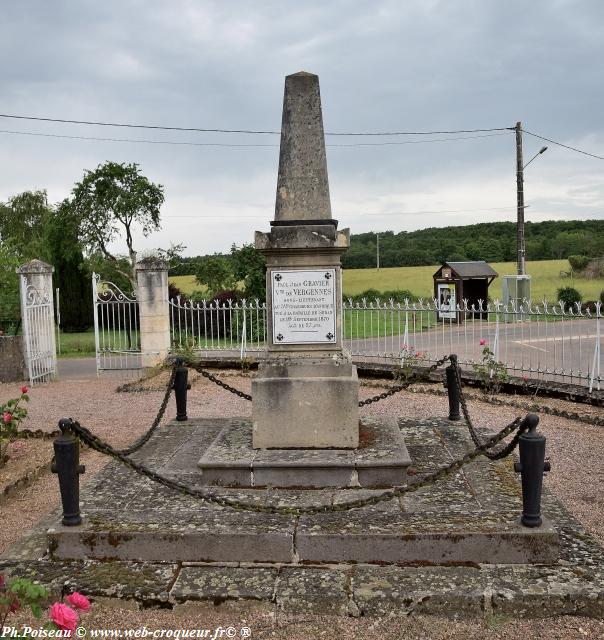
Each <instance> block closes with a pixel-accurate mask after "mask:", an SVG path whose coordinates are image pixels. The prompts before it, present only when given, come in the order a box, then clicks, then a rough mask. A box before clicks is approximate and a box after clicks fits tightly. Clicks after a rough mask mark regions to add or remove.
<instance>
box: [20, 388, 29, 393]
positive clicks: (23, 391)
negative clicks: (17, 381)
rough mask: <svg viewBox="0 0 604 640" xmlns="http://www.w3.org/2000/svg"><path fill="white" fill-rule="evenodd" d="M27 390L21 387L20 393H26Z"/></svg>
mask: <svg viewBox="0 0 604 640" xmlns="http://www.w3.org/2000/svg"><path fill="white" fill-rule="evenodd" d="M28 391H29V389H28V388H27V387H21V393H27V392H28Z"/></svg>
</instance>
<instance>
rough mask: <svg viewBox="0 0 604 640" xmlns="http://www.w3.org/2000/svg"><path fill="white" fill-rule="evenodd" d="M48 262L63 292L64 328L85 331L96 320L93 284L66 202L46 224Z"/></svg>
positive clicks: (57, 284)
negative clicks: (94, 317)
mask: <svg viewBox="0 0 604 640" xmlns="http://www.w3.org/2000/svg"><path fill="white" fill-rule="evenodd" d="M45 236H46V243H45V256H44V257H45V259H46V260H47V262H49V263H50V264H52V265H53V266H54V268H55V272H54V276H53V280H54V285H55V287H57V288H58V289H59V291H60V296H61V297H60V312H61V327H62V328H63V329H64V330H65V331H85V330H86V329H87V328H88V327H89V326H90V325H91V324H92V320H93V310H92V283H91V280H90V272H89V270H88V268H87V265H86V262H85V261H84V256H83V255H82V249H81V246H80V244H79V242H78V221H77V219H76V217H75V216H74V213H73V211H72V208H71V206H70V203H69V201H68V200H64V201H63V202H62V203H61V204H60V205H59V206H58V207H57V209H56V211H55V212H54V213H53V214H52V216H51V217H50V218H49V220H48V222H47V224H46V231H45Z"/></svg>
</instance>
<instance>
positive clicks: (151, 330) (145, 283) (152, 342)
mask: <svg viewBox="0 0 604 640" xmlns="http://www.w3.org/2000/svg"><path fill="white" fill-rule="evenodd" d="M136 283H137V288H136V298H137V300H138V304H139V317H140V335H141V363H142V366H143V368H150V367H155V366H156V365H158V364H160V363H161V362H163V361H164V359H165V358H166V356H167V355H168V350H169V348H170V314H169V308H168V263H167V262H165V261H164V260H161V259H159V258H145V259H144V260H141V261H140V262H137V263H136Z"/></svg>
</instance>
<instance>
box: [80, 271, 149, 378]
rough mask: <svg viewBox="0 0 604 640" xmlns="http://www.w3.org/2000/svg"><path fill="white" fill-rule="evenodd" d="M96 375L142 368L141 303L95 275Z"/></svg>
mask: <svg viewBox="0 0 604 640" xmlns="http://www.w3.org/2000/svg"><path fill="white" fill-rule="evenodd" d="M92 296H93V302H94V338H95V350H96V363H97V372H98V373H100V372H101V371H127V370H134V371H136V370H138V369H140V368H141V345H140V319H139V309H138V301H137V299H136V295H135V294H134V293H133V294H131V295H130V296H128V295H126V294H125V293H124V292H123V291H122V290H121V289H120V288H119V287H118V286H117V285H115V284H113V283H112V282H108V281H101V278H100V276H99V275H98V274H96V273H93V274H92Z"/></svg>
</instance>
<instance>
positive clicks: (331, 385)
mask: <svg viewBox="0 0 604 640" xmlns="http://www.w3.org/2000/svg"><path fill="white" fill-rule="evenodd" d="M255 242H256V248H257V249H258V250H259V251H260V252H261V253H263V254H264V255H265V256H266V260H267V273H266V284H267V319H268V354H267V357H266V359H265V360H264V361H263V362H261V363H260V365H259V369H258V374H257V375H256V377H255V378H254V380H253V381H252V398H253V408H252V420H253V446H254V447H255V448H356V447H357V446H358V441H359V414H358V377H357V372H356V367H355V366H354V365H353V364H352V363H351V361H350V357H349V356H347V355H346V354H345V353H343V351H342V324H341V323H342V274H341V266H340V256H341V254H342V253H344V252H345V251H346V250H347V249H348V247H349V245H350V232H349V230H348V229H344V230H341V231H338V223H337V221H336V220H333V219H332V217H331V204H330V199H329V181H328V178H327V161H326V156H325V137H324V132H323V117H322V113H321V96H320V92H319V78H318V76H316V75H313V74H311V73H306V72H299V73H295V74H293V75H290V76H287V77H286V79H285V94H284V99H283V120H282V125H281V149H280V155H279V176H278V180H277V198H276V205H275V219H274V221H273V222H271V230H270V232H269V233H263V232H260V231H257V232H256V238H255Z"/></svg>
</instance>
